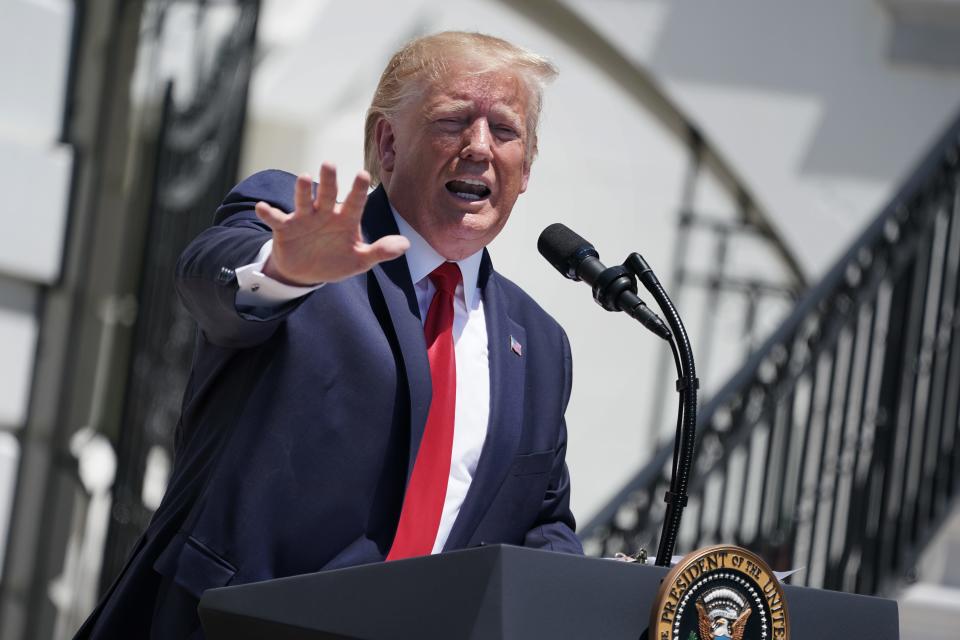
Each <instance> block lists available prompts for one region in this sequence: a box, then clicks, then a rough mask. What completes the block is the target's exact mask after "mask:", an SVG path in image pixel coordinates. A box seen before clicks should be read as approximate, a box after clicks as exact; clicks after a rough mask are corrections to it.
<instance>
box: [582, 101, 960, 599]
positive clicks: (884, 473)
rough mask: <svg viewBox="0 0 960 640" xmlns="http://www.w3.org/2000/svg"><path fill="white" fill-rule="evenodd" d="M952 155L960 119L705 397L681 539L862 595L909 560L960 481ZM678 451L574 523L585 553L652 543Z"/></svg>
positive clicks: (958, 174)
mask: <svg viewBox="0 0 960 640" xmlns="http://www.w3.org/2000/svg"><path fill="white" fill-rule="evenodd" d="M958 157H960V118H958V119H957V121H956V122H955V123H954V124H953V125H952V126H951V127H950V128H949V129H948V130H947V132H946V133H945V134H944V136H943V137H942V138H941V140H940V141H939V142H938V143H937V144H936V145H935V146H934V148H933V149H931V151H930V153H929V154H928V156H927V157H926V159H925V160H924V161H923V162H922V163H921V164H920V166H919V167H918V168H917V169H916V171H915V172H914V173H913V175H912V176H911V177H910V179H908V180H907V181H906V183H905V184H904V185H903V187H902V188H901V189H900V191H899V192H898V193H897V195H896V196H895V197H894V198H893V199H892V201H891V202H890V204H889V205H888V206H887V207H886V208H885V209H884V210H883V211H882V212H881V213H880V215H879V216H878V217H877V219H876V220H874V221H873V223H872V224H871V225H870V226H869V227H868V228H867V230H866V231H865V232H864V233H863V234H862V236H861V237H860V238H859V239H858V240H857V241H856V243H854V245H853V246H852V247H851V248H850V249H849V250H848V251H847V252H846V254H845V255H844V256H843V258H842V259H841V260H840V261H839V262H838V263H837V264H836V266H834V268H833V269H832V270H831V271H830V272H829V273H828V274H827V276H826V277H825V278H824V279H823V280H822V281H821V282H820V283H819V284H818V285H817V286H815V287H814V288H813V289H812V290H810V291H809V292H808V294H807V295H805V296H804V297H803V299H802V300H801V301H800V302H799V303H798V304H797V306H796V307H795V309H794V310H793V312H792V313H791V315H790V316H789V317H788V319H787V320H786V321H785V322H784V324H783V325H782V326H781V327H780V328H779V329H778V330H777V331H776V332H775V333H774V335H772V336H771V337H770V338H769V339H768V340H767V341H766V342H765V343H764V344H763V345H762V346H761V347H760V348H759V349H757V351H756V352H755V353H754V354H753V356H751V358H750V359H749V360H748V361H747V362H746V364H745V365H744V366H743V367H742V368H741V369H740V370H739V372H738V373H737V374H736V375H734V376H733V378H732V379H731V380H730V381H729V382H728V383H727V384H726V385H725V386H724V387H723V388H722V389H721V390H720V391H719V392H717V393H716V394H715V395H714V396H713V397H712V398H711V399H710V400H709V401H708V402H707V404H706V405H705V406H704V407H703V408H702V410H701V413H700V418H699V421H698V427H697V430H698V437H697V453H696V458H695V467H694V476H693V479H692V481H691V484H690V503H689V506H688V508H687V510H686V513H685V518H684V521H683V526H682V527H681V532H680V538H679V544H678V552H681V553H683V552H687V551H689V550H691V549H693V548H696V547H700V546H703V545H707V544H712V543H733V544H739V545H742V546H745V547H748V548H751V549H753V550H755V551H757V552H758V553H760V554H761V555H762V556H764V557H765V558H766V559H767V560H768V561H769V562H770V563H771V564H772V565H773V566H774V568H776V569H781V570H783V569H789V568H801V567H802V568H803V571H801V572H799V573H798V574H797V576H796V577H795V578H794V580H793V582H794V583H798V584H805V585H808V586H816V587H824V588H830V589H840V590H845V591H854V592H860V593H883V592H889V591H890V590H891V589H892V588H893V587H895V586H896V585H897V584H898V583H899V582H900V581H901V580H902V579H903V578H904V577H905V576H906V575H907V574H908V573H909V572H910V570H911V569H912V567H913V566H914V564H915V563H916V561H917V556H918V554H919V553H920V551H921V550H922V549H923V547H924V545H925V544H926V542H927V541H928V540H929V538H930V537H931V536H932V535H933V533H934V532H935V531H936V529H937V527H938V525H939V523H940V522H941V521H942V519H943V517H944V516H945V515H946V514H947V512H948V510H949V507H950V506H951V504H952V502H953V501H954V498H955V496H956V494H957V491H958V490H960V442H958V437H960V426H958V417H960V416H958V412H960V278H958V264H960V219H958V218H960V160H958ZM694 346H695V347H696V345H694ZM672 448H673V447H672V443H671V444H669V445H664V446H663V447H661V448H660V449H659V450H658V451H657V453H656V454H655V456H654V458H653V459H652V462H651V463H650V464H649V465H647V466H646V467H645V468H644V469H643V470H641V472H640V473H639V474H638V475H637V476H636V477H635V478H634V479H633V480H632V481H631V482H630V483H629V484H628V485H627V486H626V487H625V488H624V489H623V490H622V491H621V492H620V493H619V494H618V496H617V497H616V498H615V499H614V500H613V501H611V502H610V503H609V504H608V506H607V507H606V508H605V509H603V510H602V511H601V513H600V514H599V515H598V516H597V517H596V518H595V519H594V520H593V521H592V522H591V523H590V524H588V525H587V526H586V527H585V528H584V530H583V536H584V539H585V546H586V548H587V550H588V553H592V554H595V555H612V554H613V553H615V552H618V551H625V552H634V551H636V550H637V548H639V547H645V548H647V549H650V548H651V547H653V546H654V545H655V544H656V535H657V531H658V530H659V527H660V522H661V520H662V517H663V512H664V504H663V501H662V499H663V495H664V491H665V490H666V489H667V487H668V482H669V477H668V474H669V468H670V457H671V452H672Z"/></svg>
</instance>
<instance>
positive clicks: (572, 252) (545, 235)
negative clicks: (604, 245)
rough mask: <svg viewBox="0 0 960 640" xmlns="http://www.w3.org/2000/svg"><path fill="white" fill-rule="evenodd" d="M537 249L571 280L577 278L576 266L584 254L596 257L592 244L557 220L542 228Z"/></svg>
mask: <svg viewBox="0 0 960 640" xmlns="http://www.w3.org/2000/svg"><path fill="white" fill-rule="evenodd" d="M537 251H539V252H540V255H542V256H543V257H544V258H546V259H547V262H549V263H550V264H552V265H553V266H554V268H555V269H556V270H557V271H559V272H560V273H561V274H563V276H564V277H565V278H570V279H571V280H579V278H578V277H577V267H578V266H579V264H580V262H581V261H582V260H583V258H584V257H585V256H587V255H590V256H593V257H598V254H597V251H596V249H594V248H593V245H592V244H590V243H589V242H587V241H586V240H584V239H583V238H581V237H580V236H579V235H577V234H576V233H574V232H573V231H571V230H570V229H569V228H567V227H566V226H565V225H563V224H561V223H559V222H555V223H553V224H552V225H550V226H549V227H547V228H546V229H544V230H543V232H542V233H541V234H540V238H539V239H538V240H537Z"/></svg>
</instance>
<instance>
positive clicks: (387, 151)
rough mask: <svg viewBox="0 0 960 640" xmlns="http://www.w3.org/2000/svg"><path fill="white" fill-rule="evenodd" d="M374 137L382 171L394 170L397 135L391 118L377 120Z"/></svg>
mask: <svg viewBox="0 0 960 640" xmlns="http://www.w3.org/2000/svg"><path fill="white" fill-rule="evenodd" d="M374 137H375V140H376V144H377V154H378V156H379V158H380V171H381V172H387V173H389V172H391V171H393V165H394V161H395V160H396V158H397V154H396V150H395V149H394V144H395V143H396V137H395V136H394V135H393V125H391V124H390V121H389V120H387V119H386V118H380V120H378V121H377V128H376V129H375V132H374Z"/></svg>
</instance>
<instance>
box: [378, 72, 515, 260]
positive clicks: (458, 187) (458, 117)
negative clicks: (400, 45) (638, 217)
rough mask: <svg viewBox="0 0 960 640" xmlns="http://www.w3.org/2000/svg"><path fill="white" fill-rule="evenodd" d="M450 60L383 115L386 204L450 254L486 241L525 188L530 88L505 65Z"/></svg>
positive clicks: (381, 140)
mask: <svg viewBox="0 0 960 640" xmlns="http://www.w3.org/2000/svg"><path fill="white" fill-rule="evenodd" d="M470 71H471V68H470V66H469V65H467V64H461V65H451V67H450V70H449V72H448V74H447V75H446V77H445V78H443V79H442V80H441V81H440V82H437V83H434V84H431V85H429V86H427V87H426V88H425V90H424V91H423V94H422V96H420V97H418V98H417V99H415V100H414V101H413V102H411V104H410V105H408V106H407V108H406V109H405V110H403V111H402V112H401V113H400V114H399V116H398V117H397V118H395V119H394V120H393V121H388V120H386V119H383V120H381V121H380V123H379V125H378V127H377V130H376V133H377V148H378V151H379V154H380V163H381V180H382V182H383V185H384V188H385V189H386V191H387V196H388V197H389V199H390V202H391V204H393V206H394V207H395V208H396V209H397V211H398V212H400V214H401V215H402V216H403V217H404V219H405V220H406V221H407V222H409V223H410V225H411V226H412V227H413V228H414V229H416V230H417V232H418V233H419V234H420V235H422V236H423V237H424V239H425V240H426V241H427V242H429V243H430V245H431V246H432V247H433V248H434V249H436V250H437V252H438V253H440V254H441V255H442V256H443V257H445V258H446V259H448V260H460V259H462V258H465V257H466V256H469V255H471V254H473V253H475V252H477V251H479V250H480V249H482V248H483V247H485V246H486V245H488V244H489V243H490V242H491V241H492V240H493V239H494V238H495V237H496V236H497V234H498V233H500V230H501V229H502V228H503V225H504V224H506V222H507V218H509V217H510V211H511V210H512V209H513V204H514V202H516V200H517V196H518V195H520V194H521V193H523V192H524V191H525V190H526V188H527V179H528V177H529V175H530V167H529V166H528V164H527V162H526V160H525V158H526V150H527V144H528V143H529V141H528V132H527V100H528V96H527V91H526V90H525V88H524V86H523V83H522V82H521V81H520V79H519V78H517V77H516V76H514V75H511V74H510V73H509V72H508V71H507V70H498V71H490V72H486V73H483V74H472V73H470Z"/></svg>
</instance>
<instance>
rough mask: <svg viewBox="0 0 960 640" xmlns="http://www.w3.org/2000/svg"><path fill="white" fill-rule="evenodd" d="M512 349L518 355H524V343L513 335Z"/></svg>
mask: <svg viewBox="0 0 960 640" xmlns="http://www.w3.org/2000/svg"><path fill="white" fill-rule="evenodd" d="M510 351H513V352H514V353H515V354H517V355H518V356H522V355H523V345H522V344H520V343H519V342H517V339H516V338H514V337H513V336H510Z"/></svg>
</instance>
